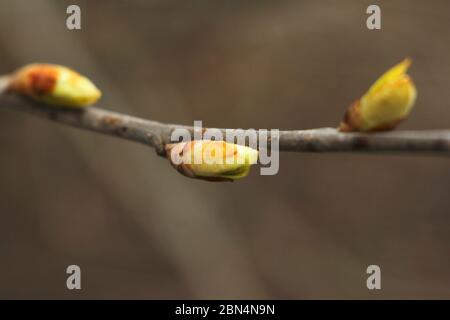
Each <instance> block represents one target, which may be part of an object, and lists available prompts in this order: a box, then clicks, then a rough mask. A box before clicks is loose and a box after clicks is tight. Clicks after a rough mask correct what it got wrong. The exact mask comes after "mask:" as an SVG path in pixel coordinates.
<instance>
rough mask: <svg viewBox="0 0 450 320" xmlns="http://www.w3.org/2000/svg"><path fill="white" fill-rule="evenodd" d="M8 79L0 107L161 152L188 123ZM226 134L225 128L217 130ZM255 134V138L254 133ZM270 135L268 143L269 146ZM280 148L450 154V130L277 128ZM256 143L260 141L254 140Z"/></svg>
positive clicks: (2, 84) (0, 82)
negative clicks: (77, 103)
mask: <svg viewBox="0 0 450 320" xmlns="http://www.w3.org/2000/svg"><path fill="white" fill-rule="evenodd" d="M7 82H8V81H7V77H2V78H0V106H1V107H3V108H9V109H13V110H18V111H22V112H26V113H29V114H32V115H35V116H39V117H42V118H46V119H48V120H52V121H56V122H59V123H63V124H66V125H70V126H74V127H78V128H81V129H85V130H91V131H95V132H99V133H103V134H107V135H111V136H116V137H119V138H122V139H127V140H131V141H135V142H139V143H143V144H146V145H149V146H151V147H153V148H155V150H156V152H157V153H158V154H159V155H161V156H164V155H165V148H164V146H165V145H166V144H167V143H173V141H171V135H172V132H173V131H174V130H175V129H177V128H185V129H187V130H189V131H190V132H191V135H193V132H194V128H193V127H190V126H183V125H176V124H166V123H161V122H157V121H152V120H146V119H141V118H137V117H133V116H130V115H126V114H121V113H117V112H112V111H108V110H104V109H101V108H98V107H95V106H91V107H88V108H86V109H82V110H68V109H63V108H55V107H48V106H45V105H43V104H40V103H37V102H34V101H31V100H29V99H27V98H24V97H21V96H18V95H17V94H14V93H12V92H9V91H8V90H7ZM219 130H221V131H222V133H223V134H224V136H225V130H232V132H233V131H234V130H237V129H219ZM258 138H259V136H258ZM270 143H271V141H270V139H269V141H268V143H267V146H268V147H269V146H270ZM278 143H279V150H280V151H292V152H370V153H372V152H381V153H382V152H389V153H409V154H421V153H429V154H433V155H445V156H450V130H423V131H390V132H382V133H341V132H339V131H338V130H337V129H335V128H319V129H310V130H287V131H280V132H279V137H278ZM258 145H259V141H258Z"/></svg>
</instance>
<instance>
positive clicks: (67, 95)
mask: <svg viewBox="0 0 450 320" xmlns="http://www.w3.org/2000/svg"><path fill="white" fill-rule="evenodd" d="M10 89H11V90H12V91H14V92H17V93H19V94H22V95H25V96H27V97H30V98H32V99H34V100H36V101H39V102H44V103H46V104H49V105H52V106H60V107H72V108H79V107H85V106H88V105H91V104H94V103H95V102H97V100H98V99H100V97H101V95H102V94H101V92H100V90H99V89H98V88H97V87H96V86H95V85H94V84H93V83H92V82H91V81H90V80H89V79H88V78H86V77H84V76H82V75H80V74H79V73H78V72H76V71H74V70H72V69H69V68H67V67H64V66H59V65H54V64H30V65H27V66H24V67H22V68H20V69H19V70H17V71H16V72H14V73H13V74H12V76H11V83H10Z"/></svg>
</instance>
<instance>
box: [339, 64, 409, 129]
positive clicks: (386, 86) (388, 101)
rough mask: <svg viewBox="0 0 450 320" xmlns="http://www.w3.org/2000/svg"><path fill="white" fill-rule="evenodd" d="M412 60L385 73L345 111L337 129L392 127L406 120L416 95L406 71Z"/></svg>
mask: <svg viewBox="0 0 450 320" xmlns="http://www.w3.org/2000/svg"><path fill="white" fill-rule="evenodd" d="M410 65H411V59H405V60H403V61H402V62H401V63H399V64H398V65H396V66H394V67H393V68H391V69H389V70H388V71H387V72H386V73H384V74H383V75H382V76H381V77H380V78H379V79H378V80H377V81H376V82H375V83H374V84H373V85H372V86H371V87H370V89H369V90H368V91H367V93H366V94H364V95H363V96H362V97H361V99H359V100H357V101H355V102H354V103H353V104H352V105H351V106H350V107H349V109H348V110H347V112H346V114H345V117H344V120H343V121H342V122H341V125H340V128H339V130H340V131H381V130H392V129H394V128H395V127H396V126H397V124H398V123H399V122H401V121H402V120H404V119H406V118H407V117H408V115H409V113H410V112H411V109H412V107H413V106H414V103H415V101H416V98H417V90H416V87H415V85H414V83H413V81H412V80H411V78H410V76H409V75H407V74H406V72H407V71H408V68H409V66H410Z"/></svg>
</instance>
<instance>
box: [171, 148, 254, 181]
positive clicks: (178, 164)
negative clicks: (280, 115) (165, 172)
mask: <svg viewBox="0 0 450 320" xmlns="http://www.w3.org/2000/svg"><path fill="white" fill-rule="evenodd" d="M166 152H167V158H168V159H169V161H170V163H171V164H172V165H173V166H174V167H175V168H176V169H177V170H178V171H179V172H180V173H182V174H183V175H185V176H188V177H191V178H198V179H203V180H209V181H233V180H236V179H241V178H243V177H245V176H247V175H248V173H249V172H250V167H251V165H252V164H255V163H257V161H258V151H257V150H254V149H252V148H249V147H245V146H241V145H237V144H232V143H226V142H224V141H212V140H196V141H189V142H180V143H176V144H170V145H167V146H166Z"/></svg>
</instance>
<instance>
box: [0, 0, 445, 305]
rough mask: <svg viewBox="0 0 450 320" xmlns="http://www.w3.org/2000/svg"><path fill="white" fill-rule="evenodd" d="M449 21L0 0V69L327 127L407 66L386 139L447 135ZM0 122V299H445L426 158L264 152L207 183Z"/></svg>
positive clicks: (185, 5)
mask: <svg viewBox="0 0 450 320" xmlns="http://www.w3.org/2000/svg"><path fill="white" fill-rule="evenodd" d="M69 4H79V5H80V6H81V9H82V30H81V31H68V30H67V29H66V24H65V19H66V17H67V15H66V7H67V5H69ZM370 4H379V5H380V6H381V10H382V29H381V31H369V30H368V29H367V28H366V18H367V14H366V13H365V12H366V8H367V6H368V5H370ZM449 16H450V2H449V1H445V0H441V1H439V0H435V1H425V0H422V1H419V0H417V1H407V0H405V1H400V0H396V1H360V0H355V1H331V0H330V1H328V0H327V1H325V0H321V1H313V0H308V1H275V0H273V1H268V0H258V1H256V0H252V1H248V0H247V1H244V0H241V1H225V0H221V1H181V0H180V1H163V0H159V1H145V0H135V1H119V0H115V1H111V0H110V1H106V0H101V1H75V0H71V1H56V0H53V1H52V0H33V1H28V0H0V73H8V72H10V71H12V70H13V69H15V68H17V67H19V66H21V65H23V64H26V63H30V62H52V63H60V64H64V65H67V66H71V67H73V68H75V69H77V70H78V71H80V72H81V73H84V74H86V75H88V76H89V77H90V78H92V79H93V80H94V81H95V82H96V83H97V84H98V86H99V87H100V88H102V90H103V92H104V98H103V99H102V101H101V103H100V104H99V105H100V106H102V107H104V108H108V109H112V110H117V111H121V112H125V113H129V114H133V115H137V116H141V117H145V118H150V119H156V120H160V121H166V122H172V123H183V124H192V123H193V121H194V120H203V123H204V125H205V126H213V127H244V128H246V127H257V128H280V129H306V128H314V127H322V126H335V125H337V123H338V122H339V120H340V119H341V116H342V114H343V112H344V110H345V108H346V107H347V105H348V104H349V103H351V102H352V101H353V100H354V99H355V98H357V97H358V96H359V95H361V94H362V93H363V92H364V91H365V90H366V89H367V88H368V86H369V85H370V84H371V82H373V81H374V80H375V79H376V77H377V76H379V75H380V74H381V73H382V72H383V71H385V70H386V69H387V68H389V67H390V66H392V65H394V64H395V63H397V62H399V61H400V60H401V59H403V58H404V57H405V56H411V57H412V58H413V59H414V64H413V67H412V69H411V75H412V76H413V77H414V79H415V82H416V84H417V87H418V90H419V99H418V103H417V105H416V108H415V110H414V112H413V113H412V115H411V117H410V119H409V120H408V121H407V122H405V123H404V124H402V126H401V129H436V128H450V118H449V116H450V108H449V101H450V90H449V81H450V80H449V79H450V60H449V50H450V42H449V35H450V19H449ZM0 113H1V120H0V124H1V125H0V147H1V150H2V151H1V156H0V195H1V196H0V298H64V299H76V298H295V299H297V298H450V254H449V253H450V232H449V230H450V198H449V190H450V166H449V161H448V159H446V158H439V157H429V156H414V157H412V156H400V155H361V154H298V153H283V154H282V155H281V159H280V161H281V164H280V172H279V174H278V175H276V176H259V170H258V169H256V170H255V169H254V170H253V172H252V174H251V176H250V177H248V178H247V179H244V180H242V181H239V182H235V183H207V182H203V181H195V180H190V179H188V178H185V177H183V176H181V175H179V174H178V173H177V172H175V171H174V170H173V169H172V168H171V167H170V166H169V165H168V163H167V162H166V161H165V160H164V159H162V158H160V157H157V156H156V154H155V153H154V151H153V150H151V149H149V148H147V147H145V146H142V145H138V144H133V143H130V142H127V141H121V140H118V139H114V138H111V137H107V136H102V135H97V134H93V133H90V132H84V131H81V130H77V129H73V128H68V127H64V126H61V125H57V124H54V123H50V122H47V121H45V120H41V119H37V118H34V117H31V116H29V115H25V114H21V113H15V112H12V111H7V110H1V111H0ZM70 264H77V265H79V266H80V267H81V269H82V290H81V291H80V292H75V291H69V290H67V289H66V287H65V282H66V277H67V275H66V273H65V270H66V267H67V266H68V265H70ZM370 264H377V265H379V266H380V267H381V270H382V290H380V291H376V292H375V291H369V290H367V288H366V278H367V275H366V268H367V266H368V265H370Z"/></svg>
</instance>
